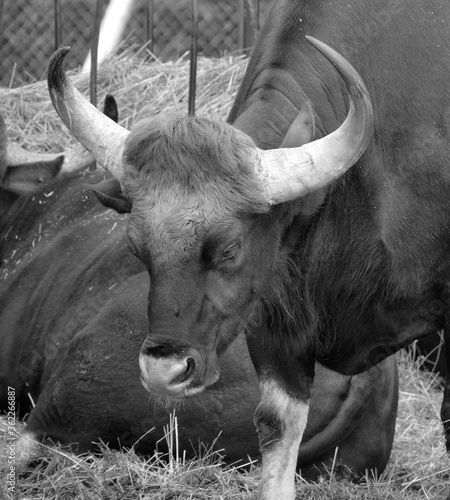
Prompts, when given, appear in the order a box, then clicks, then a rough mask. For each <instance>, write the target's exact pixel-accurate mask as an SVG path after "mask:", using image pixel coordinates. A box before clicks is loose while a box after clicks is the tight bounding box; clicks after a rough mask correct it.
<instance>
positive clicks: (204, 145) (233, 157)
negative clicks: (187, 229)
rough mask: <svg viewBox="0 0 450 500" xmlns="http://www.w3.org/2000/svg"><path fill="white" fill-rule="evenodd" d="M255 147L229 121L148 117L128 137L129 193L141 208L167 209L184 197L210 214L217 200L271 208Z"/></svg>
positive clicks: (237, 206) (249, 208)
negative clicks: (255, 160)
mask: <svg viewBox="0 0 450 500" xmlns="http://www.w3.org/2000/svg"><path fill="white" fill-rule="evenodd" d="M254 147H255V146H254V144H253V142H252V140H251V139H250V138H249V137H247V136H246V135H245V134H243V133H242V132H239V131H238V130H236V129H234V128H233V127H232V126H231V125H229V124H227V123H222V122H215V121H212V120H207V119H200V118H192V117H185V116H184V117H169V118H164V119H163V118H158V119H153V120H147V121H145V122H143V123H141V124H140V125H139V126H137V127H136V129H135V130H133V132H132V133H131V134H130V136H129V137H128V139H127V143H126V147H125V153H124V161H125V164H126V168H125V173H124V178H123V182H122V187H123V190H124V194H125V196H127V197H128V198H129V199H130V201H131V202H132V204H133V205H139V207H140V208H139V210H140V211H141V210H142V208H141V207H142V206H144V204H145V203H150V204H155V205H160V206H161V207H164V206H165V205H166V202H167V201H170V203H174V204H177V203H178V201H179V200H180V199H181V200H183V203H186V200H188V202H189V203H188V205H189V206H190V207H192V209H194V208H196V207H195V204H196V203H197V204H198V207H202V210H204V211H206V212H208V210H211V204H212V207H213V208H214V209H217V207H220V208H223V209H225V208H229V209H230V210H231V212H235V213H236V212H257V213H261V212H265V211H267V210H268V208H267V203H266V201H265V198H264V189H263V186H262V185H261V181H260V180H259V179H258V178H257V176H256V174H255V171H254V167H253V164H252V153H251V152H252V150H253V148H254ZM208 207H209V208H208ZM163 211H164V210H163V209H162V208H161V212H163ZM219 211H220V209H219Z"/></svg>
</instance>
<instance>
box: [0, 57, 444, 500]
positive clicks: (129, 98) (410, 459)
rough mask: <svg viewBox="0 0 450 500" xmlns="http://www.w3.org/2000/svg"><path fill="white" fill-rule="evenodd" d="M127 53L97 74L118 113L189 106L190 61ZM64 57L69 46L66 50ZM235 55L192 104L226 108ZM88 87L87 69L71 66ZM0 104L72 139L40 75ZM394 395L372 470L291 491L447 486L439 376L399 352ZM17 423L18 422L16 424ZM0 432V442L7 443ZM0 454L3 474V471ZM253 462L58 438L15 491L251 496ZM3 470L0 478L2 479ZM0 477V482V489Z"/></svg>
mask: <svg viewBox="0 0 450 500" xmlns="http://www.w3.org/2000/svg"><path fill="white" fill-rule="evenodd" d="M142 55H143V54H138V55H136V54H131V53H128V54H125V55H123V56H121V57H119V58H114V59H111V60H109V61H107V62H106V63H105V64H104V65H103V67H102V69H101V71H100V74H99V90H98V100H99V103H102V102H103V98H104V96H105V94H106V93H112V94H113V95H114V96H115V97H116V99H117V102H118V105H119V113H120V123H121V124H122V125H124V126H125V127H127V128H130V127H131V126H132V125H133V123H135V122H136V121H137V120H139V119H141V118H143V117H145V116H149V115H154V114H156V113H167V112H179V113H186V111H187V96H188V90H187V89H188V85H187V82H188V73H189V68H188V64H187V61H186V60H185V59H182V60H180V61H176V62H170V63H161V62H159V61H156V60H150V59H149V58H148V57H147V58H143V57H141V56H142ZM68 57H70V54H69V56H68ZM245 64H246V62H245V60H244V59H242V58H232V57H227V58H222V59H217V60H211V59H202V60H200V61H199V74H198V93H197V113H198V114H199V115H201V116H210V117H215V118H225V117H226V115H227V112H228V111H229V109H230V106H231V103H232V101H233V98H234V96H235V93H236V91H237V88H238V84H239V81H240V79H241V77H242V74H243V71H244V69H245ZM72 79H73V82H74V83H75V85H76V86H77V87H78V89H79V90H81V91H82V92H83V93H85V94H86V95H87V93H88V92H87V90H88V76H87V75H81V74H77V73H72ZM0 110H1V112H2V113H3V115H4V117H5V119H6V123H7V127H8V135H9V138H10V140H14V141H16V142H19V143H20V144H21V145H22V146H24V147H26V148H29V149H32V150H35V151H52V152H56V151H63V150H65V149H67V148H68V147H70V146H71V145H72V144H73V139H72V137H71V136H70V135H69V133H68V132H67V131H66V130H65V129H64V128H63V126H62V125H61V123H60V121H59V119H58V118H57V116H56V113H55V112H54V111H53V108H52V106H51V104H50V102H49V99H48V95H47V90H46V83H45V82H38V83H36V84H33V85H29V86H26V87H22V88H18V89H5V88H0ZM400 358H401V374H400V375H401V398H400V408H399V417H398V422H397V431H396V438H395V444H394V449H393V452H392V457H391V460H390V463H389V465H388V467H387V470H386V471H385V472H384V474H383V475H382V476H381V477H380V478H377V479H374V478H371V477H367V478H366V479H365V480H363V481H361V482H360V483H359V484H354V483H350V482H345V481H344V482H338V481H336V480H335V479H334V477H333V475H331V476H330V477H327V478H324V479H323V480H321V481H320V482H318V483H316V484H312V485H308V484H304V483H303V482H302V480H301V478H298V489H297V492H298V493H297V498H299V499H300V498H304V499H311V500H316V499H317V500H318V499H333V500H340V499H342V500H344V499H345V500H348V499H350V500H357V499H358V500H359V499H360V500H363V499H364V500H365V499H406V500H413V499H414V500H415V499H423V498H427V499H435V498H445V495H446V494H447V493H450V461H449V459H448V458H447V457H446V455H445V450H444V445H443V438H442V430H441V424H440V420H439V409H440V403H441V400H442V391H441V390H439V386H440V384H441V381H440V380H439V379H438V378H436V376H433V375H430V374H429V373H425V372H422V371H420V370H419V369H418V367H417V364H414V363H412V361H411V360H410V359H409V358H408V356H406V355H405V354H402V355H401V356H400ZM18 427H19V424H18ZM5 438H6V437H5V435H4V433H2V432H0V446H1V449H2V450H4V449H5ZM5 467H6V463H5V456H4V455H3V454H2V455H0V478H4V477H5V474H4V472H5V470H6V469H5ZM258 475H259V469H258V467H257V466H256V465H255V466H251V467H250V468H249V470H248V468H244V467H227V468H224V467H223V466H222V465H221V455H220V451H219V452H217V451H213V450H205V452H204V453H203V456H201V457H199V458H198V459H197V460H195V461H190V462H185V461H183V460H182V459H178V457H177V456H172V457H171V460H169V462H166V461H164V460H163V459H162V457H160V456H158V455H155V456H154V457H153V458H151V459H148V460H144V459H143V458H141V457H138V456H136V455H135V454H134V453H133V451H130V452H127V453H125V452H116V451H112V450H109V449H107V448H104V450H103V454H102V456H101V457H92V456H90V457H83V458H81V457H77V456H75V455H72V454H71V453H69V452H67V451H64V450H62V449H59V448H42V454H41V456H40V459H39V460H38V461H37V462H36V463H35V464H34V465H33V466H32V467H29V468H27V469H25V470H22V471H20V472H19V471H18V481H17V486H18V488H19V494H18V496H17V498H20V499H21V500H25V499H30V500H31V499H33V500H35V499H36V500H37V499H39V500H41V499H48V500H56V499H58V500H65V499H83V500H84V499H94V500H96V499H108V500H109V499H111V500H113V499H130V500H131V499H152V500H153V499H154V500H159V499H166V500H167V499H206V498H214V499H227V500H228V499H237V500H239V499H240V500H244V499H250V498H255V493H256V488H257V484H258ZM0 480H2V479H0ZM3 488H4V484H0V498H1V496H2V491H3Z"/></svg>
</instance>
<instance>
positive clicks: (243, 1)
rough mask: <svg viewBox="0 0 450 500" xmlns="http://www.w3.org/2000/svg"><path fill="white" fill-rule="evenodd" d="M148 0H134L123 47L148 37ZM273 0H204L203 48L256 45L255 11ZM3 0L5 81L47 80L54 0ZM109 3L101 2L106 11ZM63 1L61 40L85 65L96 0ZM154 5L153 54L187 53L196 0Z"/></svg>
mask: <svg viewBox="0 0 450 500" xmlns="http://www.w3.org/2000/svg"><path fill="white" fill-rule="evenodd" d="M149 1H151V0H137V1H135V3H134V6H133V11H132V15H131V17H130V21H129V22H128V24H127V27H126V35H125V37H124V40H123V42H122V44H121V46H120V50H124V49H125V48H127V47H130V46H132V45H137V46H142V45H143V44H145V43H146V42H147V34H148V26H147V15H146V12H147V11H146V5H148V2H149ZM270 1H271V0H259V2H258V0H199V41H198V45H199V53H200V54H203V55H205V56H207V57H213V56H219V55H221V54H222V53H224V52H234V51H236V50H238V49H239V48H242V45H245V46H246V47H250V46H251V45H253V43H254V39H255V38H254V37H255V17H254V15H255V12H257V10H258V8H259V12H260V13H259V20H262V19H263V18H264V16H265V13H266V12H267V7H268V5H269V4H270ZM2 2H3V13H2V15H1V18H0V85H2V86H17V85H20V84H23V83H28V82H31V81H35V80H39V79H42V78H43V77H44V76H45V71H46V68H47V64H48V60H49V58H50V56H51V54H52V53H53V51H54V49H55V21H54V5H55V2H54V0H0V11H1V10H2V9H1V4H2ZM108 2H109V0H104V1H103V2H102V8H103V11H104V10H105V9H106V7H107V5H108ZM257 2H258V8H257V6H256V5H257ZM60 5H61V32H62V40H61V44H62V45H70V46H71V47H72V51H71V57H70V64H71V65H70V64H69V65H68V68H69V69H70V68H75V67H77V66H79V65H81V64H82V63H83V62H84V60H85V59H86V57H87V55H88V52H89V48H90V43H91V38H92V30H93V24H94V16H95V10H96V1H95V0H60ZM152 5H153V26H154V28H153V46H152V47H153V49H152V50H153V53H154V55H155V56H156V57H158V58H160V59H162V60H167V59H173V58H177V57H179V56H181V55H183V54H184V53H185V52H187V51H188V50H189V46H190V38H189V34H190V16H191V14H190V9H191V0H153V1H152ZM244 7H245V10H244V12H245V28H246V29H245V37H244V40H242V30H241V33H240V28H239V26H240V25H239V23H240V21H239V14H240V11H241V10H242V9H243V8H244ZM0 14H1V12H0ZM252 16H253V17H252ZM240 45H241V47H240Z"/></svg>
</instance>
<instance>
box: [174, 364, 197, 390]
mask: <svg viewBox="0 0 450 500" xmlns="http://www.w3.org/2000/svg"><path fill="white" fill-rule="evenodd" d="M185 363H186V369H185V370H184V372H182V373H180V374H179V375H178V376H177V377H175V378H174V379H173V380H172V381H171V382H170V385H178V384H182V383H183V382H185V381H186V380H189V378H190V377H191V375H192V374H193V373H194V372H195V368H196V363H195V359H194V358H186V360H185Z"/></svg>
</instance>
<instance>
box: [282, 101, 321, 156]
mask: <svg viewBox="0 0 450 500" xmlns="http://www.w3.org/2000/svg"><path fill="white" fill-rule="evenodd" d="M314 133H315V125H314V111H313V109H312V106H311V103H310V102H309V101H306V102H305V104H304V105H303V106H302V108H301V110H300V113H299V114H298V115H297V118H296V119H295V120H294V121H293V122H292V125H291V126H290V127H289V130H288V131H287V134H286V135H285V136H284V139H283V142H282V143H281V146H280V148H298V147H300V146H303V144H306V143H308V142H311V141H312V140H313V139H314Z"/></svg>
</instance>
